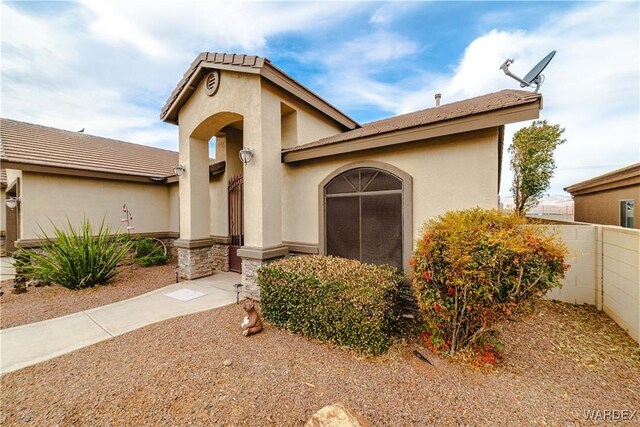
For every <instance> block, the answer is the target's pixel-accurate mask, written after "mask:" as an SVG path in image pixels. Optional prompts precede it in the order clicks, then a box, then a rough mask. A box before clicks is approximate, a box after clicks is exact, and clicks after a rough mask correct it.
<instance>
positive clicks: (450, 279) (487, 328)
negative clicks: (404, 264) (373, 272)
mask: <svg viewBox="0 0 640 427" xmlns="http://www.w3.org/2000/svg"><path fill="white" fill-rule="evenodd" d="M421 235H422V237H421V239H420V240H419V241H418V242H417V249H416V252H415V255H414V258H413V259H412V260H411V261H410V264H411V265H412V266H413V268H414V273H413V280H412V287H413V290H414V293H415V295H416V298H417V301H418V306H419V307H420V311H421V312H422V314H423V317H424V319H425V322H426V331H425V337H426V338H427V340H428V344H430V345H431V346H432V347H434V348H435V349H438V350H443V351H449V352H450V354H454V353H455V352H456V351H457V350H458V349H461V348H464V347H466V346H468V345H470V344H473V343H474V342H475V341H477V340H478V339H479V338H481V337H483V335H486V334H487V333H488V332H491V331H492V327H493V325H494V324H495V323H496V322H498V321H499V320H501V319H504V318H505V317H508V316H511V315H513V314H515V313H517V312H518V311H520V310H521V309H522V307H523V306H524V305H525V303H526V302H527V301H531V300H533V299H535V298H539V297H541V296H542V295H544V294H545V293H546V292H547V290H549V289H550V288H553V287H555V286H558V285H559V283H558V280H559V278H561V277H563V276H564V273H565V271H566V270H567V268H568V265H566V264H565V257H566V248H565V246H564V245H563V244H562V243H558V242H557V241H556V240H555V239H554V238H553V237H551V236H547V235H545V234H544V232H543V231H542V230H541V229H540V228H537V227H534V226H530V225H526V220H525V219H522V218H520V217H518V216H517V215H515V214H507V213H503V212H499V211H496V210H482V209H471V210H464V211H458V212H449V213H447V214H445V215H442V216H441V217H439V218H438V219H436V220H432V221H430V222H428V223H427V224H425V226H424V227H423V229H422V232H421Z"/></svg>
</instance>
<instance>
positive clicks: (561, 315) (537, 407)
mask: <svg viewBox="0 0 640 427" xmlns="http://www.w3.org/2000/svg"><path fill="white" fill-rule="evenodd" d="M243 315H244V313H243V311H242V309H241V308H240V306H235V305H232V306H227V307H224V308H221V309H217V310H212V311H209V312H204V313H199V314H195V315H191V316H185V317H182V318H177V319H172V320H169V321H166V322H162V323H158V324H154V325H150V326H148V327H146V328H143V329H140V330H137V331H134V332H132V333H129V334H126V335H123V336H120V337H117V338H115V339H112V340H109V341H105V342H102V343H100V344H97V345H94V346H91V347H87V348H85V349H82V350H79V351H77V352H75V353H72V354H69V355H66V356H62V357H59V358H57V359H54V360H51V361H48V362H44V363H41V364H39V365H36V366H32V367H28V368H25V369H22V370H20V371H17V372H12V373H9V374H5V375H4V376H2V377H1V379H0V380H1V382H2V390H1V392H0V393H1V397H2V415H1V418H0V423H1V424H2V425H7V426H10V425H25V423H28V424H27V425H159V426H164V425H216V426H218V425H235V426H266V425H277V426H281V425H282V426H295V425H302V424H303V423H304V422H305V421H306V420H307V419H308V418H309V417H310V416H311V415H312V414H313V413H314V412H316V411H317V410H318V409H320V408H321V407H323V406H325V405H328V404H331V403H335V402H342V403H343V404H345V405H347V406H349V407H351V408H352V409H354V410H355V411H357V412H359V413H360V414H361V415H363V416H364V417H365V418H367V419H368V420H369V421H370V422H371V423H372V424H373V425H376V426H378V425H379V426H414V425H415V426H441V425H445V426H447V425H492V426H493V425H509V426H513V425H524V426H526V425H588V424H590V423H591V422H590V421H587V420H586V419H585V415H584V411H586V410H607V409H618V410H621V409H629V410H635V409H640V408H639V406H640V352H639V351H638V345H637V343H635V342H634V341H632V340H631V339H630V338H629V337H628V336H627V335H626V334H625V333H624V332H623V331H622V330H621V329H620V328H618V327H617V326H616V325H615V324H614V323H613V322H612V321H611V320H610V319H609V318H608V317H606V315H604V314H602V313H600V312H597V311H596V310H594V309H592V308H587V307H572V306H569V305H565V304H560V303H552V302H542V303H540V305H539V307H538V310H537V312H536V314H533V315H531V316H528V317H526V318H525V319H523V321H515V322H507V323H506V324H504V326H503V334H502V340H503V342H504V343H505V345H506V362H505V363H504V364H503V365H502V366H499V367H497V368H493V369H489V370H487V369H481V370H479V369H474V368H472V367H470V365H468V364H465V363H464V362H463V361H462V360H460V359H454V360H448V359H439V358H436V357H435V356H433V355H430V354H429V353H428V352H427V351H426V350H421V351H422V352H424V353H425V354H429V358H430V359H431V360H432V361H433V366H431V365H429V364H427V363H425V362H422V361H420V360H418V359H417V358H416V357H414V356H413V355H412V350H413V349H414V348H415V345H416V344H401V345H396V346H395V347H394V348H393V349H392V351H391V352H390V354H389V355H387V356H384V357H379V358H373V359H369V358H359V357H358V356H357V355H355V354H353V353H351V352H349V351H346V350H343V349H338V348H334V347H331V346H328V345H325V344H320V343H318V342H315V341H313V340H308V339H305V338H303V337H300V336H295V335H291V334H289V333H287V332H286V331H282V330H278V329H275V328H273V327H271V326H269V325H267V326H266V328H265V330H264V331H263V332H262V333H260V334H258V335H255V336H252V337H249V338H244V337H242V336H241V329H240V326H239V324H240V321H241V319H242V317H243ZM227 359H228V360H231V362H232V363H231V365H230V366H224V365H223V362H224V361H225V360H227ZM637 423H638V418H636V420H635V421H632V422H629V423H626V424H627V425H631V424H635V425H637ZM620 425H624V423H622V424H620Z"/></svg>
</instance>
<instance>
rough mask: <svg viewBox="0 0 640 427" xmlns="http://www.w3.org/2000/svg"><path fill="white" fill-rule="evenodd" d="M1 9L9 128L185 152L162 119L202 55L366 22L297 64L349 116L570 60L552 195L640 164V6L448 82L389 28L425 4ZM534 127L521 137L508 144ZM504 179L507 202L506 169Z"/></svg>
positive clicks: (524, 42) (521, 43) (475, 88)
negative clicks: (35, 127)
mask: <svg viewBox="0 0 640 427" xmlns="http://www.w3.org/2000/svg"><path fill="white" fill-rule="evenodd" d="M0 7H1V8H2V30H1V31H2V115H3V116H4V117H11V118H15V119H17V120H25V121H31V122H37V123H42V124H45V125H50V126H54V127H61V128H66V129H70V130H77V129H80V128H82V127H85V128H86V129H87V132H88V133H92V134H97V135H101V136H106V137H112V138H119V139H125V140H131V141H134V142H140V143H145V144H149V145H156V146H161V147H165V148H172V149H176V148H177V139H176V136H175V135H176V129H175V127H174V126H169V125H164V124H161V123H160V122H159V119H158V114H159V109H160V107H161V106H162V104H163V103H164V100H165V99H166V96H168V94H169V93H170V92H171V90H172V89H173V87H174V85H175V83H176V82H177V81H178V80H179V78H180V76H181V75H182V73H183V72H184V70H185V69H186V67H187V65H188V64H189V63H190V62H191V61H192V60H193V58H194V57H195V55H196V53H197V52H200V51H206V50H208V51H216V50H218V51H239V52H252V53H257V54H261V55H264V54H265V53H268V52H269V50H270V49H271V46H270V45H269V43H268V42H269V40H270V39H271V38H272V37H274V36H282V35H289V34H293V33H296V32H299V33H304V34H305V36H308V37H312V36H313V34H314V33H315V32H318V33H322V32H325V31H333V30H334V29H336V28H338V27H339V26H340V25H342V21H341V20H343V19H346V18H347V17H349V18H353V16H355V15H357V14H358V13H360V12H366V13H367V15H366V17H368V18H370V30H371V31H372V32H371V33H369V34H366V35H360V36H358V37H356V38H353V39H347V40H345V41H344V42H342V43H340V44H338V45H331V46H327V45H321V46H320V47H319V48H317V50H316V51H313V52H307V53H306V54H303V55H301V56H300V57H297V58H294V60H297V61H302V62H305V61H306V62H307V63H309V64H313V66H314V67H318V62H320V63H321V66H322V67H324V68H325V70H326V72H325V73H323V74H322V76H321V77H318V79H317V81H315V82H314V81H311V82H309V81H307V82H305V83H307V84H309V86H311V87H312V88H313V89H314V90H316V91H318V92H320V93H322V95H323V97H325V98H326V99H328V100H330V101H331V102H332V103H334V104H335V105H336V106H338V107H339V108H341V109H343V110H344V111H347V112H349V111H363V110H368V109H370V108H371V107H379V108H382V109H384V110H386V111H388V112H389V114H399V113H403V112H408V111H414V110H417V109H421V108H426V107H431V106H433V103H434V101H433V95H434V94H435V93H436V92H441V93H442V94H443V102H445V103H446V102H452V101H455V100H460V99H463V98H467V97H471V96H476V95H480V94H483V93H487V92H492V91H496V90H501V89H504V88H519V87H518V84H517V83H516V82H515V81H513V80H511V79H509V78H508V77H506V76H505V75H504V74H502V72H501V71H500V70H499V69H498V67H499V66H500V64H502V62H503V61H504V60H505V59H506V58H508V57H509V58H514V59H515V60H516V62H515V63H514V64H513V65H512V66H511V70H512V71H513V72H515V73H516V74H521V75H523V74H525V73H526V72H527V71H528V69H529V68H530V67H532V66H533V65H534V64H535V63H536V62H537V61H538V60H539V59H540V58H542V57H543V56H544V55H546V54H547V53H548V52H549V51H551V50H554V49H557V50H558V54H557V55H556V57H555V58H554V60H553V62H552V63H551V64H550V65H549V67H548V69H547V70H546V72H545V74H546V75H547V81H546V82H545V84H544V85H543V87H542V90H541V92H542V93H543V94H544V97H545V108H544V110H543V111H542V113H541V116H542V118H547V119H548V120H549V121H551V122H553V123H561V124H562V125H563V126H564V127H565V128H566V129H567V132H566V135H565V136H566V138H567V139H568V142H567V143H566V144H565V145H563V146H561V147H560V148H559V149H558V152H557V163H558V171H557V174H556V178H555V179H554V181H553V185H554V188H553V189H552V192H558V191H559V189H561V188H562V187H565V186H567V185H570V184H572V183H575V182H577V181H580V180H582V179H586V178H588V177H590V176H593V175H596V174H599V173H604V172H606V171H608V170H610V169H614V168H615V167H618V166H623V165H624V164H628V163H632V162H637V161H639V158H640V153H639V151H640V148H639V141H640V120H639V119H640V117H639V107H638V103H639V98H640V90H639V82H638V75H640V70H639V68H640V67H639V58H638V55H639V53H638V52H639V50H640V49H639V48H640V46H639V42H638V39H639V30H638V26H639V24H638V16H637V4H634V3H604V4H581V3H576V4H575V5H574V6H573V8H572V10H571V11H569V12H562V13H560V12H559V13H558V15H557V16H549V17H548V20H547V23H546V25H545V26H544V27H541V28H538V29H531V30H529V31H523V30H522V31H505V30H499V29H497V30H493V31H489V32H487V33H486V34H484V35H482V36H481V37H478V38H477V39H476V40H474V41H473V42H472V43H470V44H469V45H468V46H467V48H466V49H465V51H464V53H463V54H462V56H461V58H460V60H459V62H457V64H455V66H454V67H453V68H451V69H444V70H441V71H440V72H438V73H434V72H433V71H431V72H427V71H425V70H424V67H423V65H421V64H419V63H418V62H419V61H416V59H415V58H417V57H423V58H425V57H426V58H428V56H429V49H428V47H427V46H423V45H420V44H419V43H417V42H416V41H415V40H413V39H411V38H409V36H404V35H401V34H398V33H396V32H392V31H391V25H388V24H391V23H393V22H396V23H397V22H398V21H399V20H400V19H401V18H402V16H404V15H405V14H407V13H410V12H411V10H412V8H414V7H420V5H419V4H417V3H407V4H405V3H400V4H396V3H393V4H390V5H382V6H379V5H374V6H373V7H372V6H371V5H370V4H366V3H342V2H321V3H309V2H304V3H301V4H298V3H289V2H287V3H258V2H153V3H151V2H141V1H136V2H108V1H91V0H85V1H82V2H81V3H72V4H70V5H68V6H67V7H66V8H65V11H64V13H47V14H37V13H33V12H32V11H31V10H30V9H25V8H21V7H18V6H16V5H15V4H13V3H9V2H2V4H1V5H0ZM374 8H375V10H373V9H374ZM478 19H479V20H480V21H482V17H478ZM491 19H494V20H495V16H493V17H488V18H487V19H485V20H484V25H486V24H487V22H491ZM501 20H502V19H499V20H495V22H500V21H501ZM350 22H351V21H350ZM353 22H355V21H353ZM318 68H320V67H318ZM389 75H392V76H393V78H392V79H389V78H388V76H389ZM390 80H393V81H391V82H390ZM527 124H528V123H520V124H514V125H510V126H508V127H507V135H506V138H505V139H506V141H507V143H508V142H510V139H511V136H512V134H513V132H514V131H515V130H517V129H518V128H520V127H521V126H524V125H527ZM503 170H504V171H505V172H506V173H505V175H504V176H503V191H502V192H503V194H507V193H508V187H509V182H510V176H509V173H508V163H507V160H506V159H505V164H504V167H503Z"/></svg>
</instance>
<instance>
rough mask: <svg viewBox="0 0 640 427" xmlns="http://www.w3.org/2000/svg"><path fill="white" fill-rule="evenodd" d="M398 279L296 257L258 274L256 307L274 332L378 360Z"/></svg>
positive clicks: (342, 262)
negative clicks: (278, 330) (279, 330)
mask: <svg viewBox="0 0 640 427" xmlns="http://www.w3.org/2000/svg"><path fill="white" fill-rule="evenodd" d="M402 281H403V277H402V276H401V275H399V274H397V273H396V271H395V269H393V268H391V267H387V266H375V265H368V264H363V263H361V262H359V261H355V260H349V259H344V258H336V257H330V256H329V257H324V256H316V255H314V256H299V257H290V258H287V259H284V260H280V261H276V262H273V263H269V264H266V265H264V266H262V267H261V268H260V269H259V270H258V284H259V285H260V298H261V300H260V306H261V308H262V313H263V315H264V317H265V318H266V319H268V320H269V321H270V322H271V323H273V324H274V325H276V326H280V327H284V328H287V329H288V330H290V331H292V332H300V333H302V334H303V335H305V336H309V337H315V338H318V339H320V340H323V341H330V342H333V343H335V344H337V345H340V346H349V347H352V348H355V349H357V350H359V351H361V352H363V353H368V354H380V353H384V352H385V351H387V349H388V348H389V346H390V344H391V343H390V335H391V333H392V331H393V330H394V328H395V326H396V324H397V322H398V318H399V316H398V310H397V302H398V286H399V285H400V283H402Z"/></svg>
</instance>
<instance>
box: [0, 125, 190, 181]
mask: <svg viewBox="0 0 640 427" xmlns="http://www.w3.org/2000/svg"><path fill="white" fill-rule="evenodd" d="M0 161H2V162H12V163H23V164H31V165H41V166H52V167H60V168H67V169H78V170H87V171H95V172H106V173H116V174H124V175H135V176H143V177H168V176H170V175H173V168H174V167H175V165H176V164H177V163H178V153H177V152H175V151H169V150H162V149H160V148H153V147H148V146H145V145H139V144H133V143H130V142H124V141H117V140H114V139H108V138H101V137H98V136H93V135H87V134H83V133H78V132H71V131H66V130H61V129H55V128H51V127H45V126H40V125H35V124H31V123H25V122H18V121H15V120H10V119H4V118H3V119H0ZM3 169H4V168H3Z"/></svg>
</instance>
